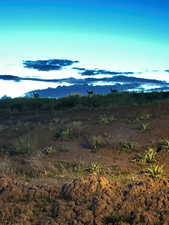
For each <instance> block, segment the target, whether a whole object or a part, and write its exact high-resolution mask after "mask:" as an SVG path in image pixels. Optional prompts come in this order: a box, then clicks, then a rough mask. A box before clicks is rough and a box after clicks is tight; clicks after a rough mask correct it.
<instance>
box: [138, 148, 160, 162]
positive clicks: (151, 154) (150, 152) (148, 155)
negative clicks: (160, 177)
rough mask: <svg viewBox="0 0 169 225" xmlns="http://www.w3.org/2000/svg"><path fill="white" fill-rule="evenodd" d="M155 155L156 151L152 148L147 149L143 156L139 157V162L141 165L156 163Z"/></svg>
mask: <svg viewBox="0 0 169 225" xmlns="http://www.w3.org/2000/svg"><path fill="white" fill-rule="evenodd" d="M156 155H157V153H156V151H155V150H154V149H153V148H149V149H147V151H146V152H145V153H144V154H140V155H139V161H140V162H143V163H153V162H155V161H156Z"/></svg>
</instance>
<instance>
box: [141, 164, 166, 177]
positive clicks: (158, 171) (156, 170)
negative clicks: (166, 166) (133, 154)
mask: <svg viewBox="0 0 169 225" xmlns="http://www.w3.org/2000/svg"><path fill="white" fill-rule="evenodd" d="M145 172H146V173H147V174H148V175H149V176H150V177H152V178H159V177H160V176H162V174H163V172H164V171H163V166H159V165H152V166H151V167H149V168H147V169H146V171H145Z"/></svg>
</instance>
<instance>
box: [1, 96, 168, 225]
mask: <svg viewBox="0 0 169 225" xmlns="http://www.w3.org/2000/svg"><path fill="white" fill-rule="evenodd" d="M168 112H169V93H168V92H164V93H156V92H154V93H125V92H117V93H116V92H115V93H111V94H108V95H91V96H80V95H71V96H68V97H64V98H60V99H57V100H56V99H46V98H42V99H41V98H35V99H29V98H18V99H7V100H1V101H0V159H1V160H0V162H1V163H0V174H1V175H0V197H1V198H0V206H1V207H0V215H1V216H0V224H2V225H18V224H19V225H22V224H24V225H143V224H144V225H157V224H158V225H167V224H169V217H168V215H169V209H168V204H169V192H168V188H169V173H168V171H169V165H168V161H169V125H168V124H169V113H168Z"/></svg>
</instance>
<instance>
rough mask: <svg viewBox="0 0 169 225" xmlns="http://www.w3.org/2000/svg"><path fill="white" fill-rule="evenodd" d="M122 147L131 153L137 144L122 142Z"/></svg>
mask: <svg viewBox="0 0 169 225" xmlns="http://www.w3.org/2000/svg"><path fill="white" fill-rule="evenodd" d="M120 147H121V148H122V150H123V151H125V152H129V153H130V152H133V151H136V149H137V144H136V143H133V142H129V143H120Z"/></svg>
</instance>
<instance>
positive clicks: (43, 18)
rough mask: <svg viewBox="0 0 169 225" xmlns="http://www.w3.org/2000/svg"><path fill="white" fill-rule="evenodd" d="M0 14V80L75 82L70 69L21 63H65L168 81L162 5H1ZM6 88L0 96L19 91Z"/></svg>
mask: <svg viewBox="0 0 169 225" xmlns="http://www.w3.org/2000/svg"><path fill="white" fill-rule="evenodd" d="M0 11H1V13H0V62H1V63H0V74H2V75H4V74H8V75H15V76H22V77H43V78H54V77H55V78H58V77H60V78H64V77H70V76H75V77H79V73H77V71H74V70H72V68H71V67H66V68H64V69H63V70H62V71H48V72H47V71H43V72H42V71H37V70H35V69H28V68H24V66H23V60H48V59H68V60H73V61H75V60H78V61H79V64H77V65H78V67H85V68H87V69H89V68H90V69H95V68H99V69H109V70H111V71H135V72H139V71H141V72H143V71H144V72H145V73H142V75H137V76H142V78H143V77H144V78H150V77H152V78H153V79H155V78H156V79H161V80H166V81H167V80H168V78H166V77H167V75H168V76H169V74H168V73H165V72H163V71H164V70H168V69H169V62H168V59H169V13H168V11H169V2H168V1H166V0H104V1H103V0H2V1H0ZM77 65H76V66H77ZM154 70H158V71H160V72H159V73H154ZM150 71H151V72H150ZM148 72H149V73H148ZM10 83H11V86H10V85H9V87H8V83H7V82H6V83H4V81H0V86H1V91H0V96H1V95H3V93H4V94H5V93H6V94H8V93H12V92H13V90H14V88H15V87H17V85H19V84H17V85H16V82H15V83H12V81H11V82H10ZM23 83H24V82H23ZM12 84H13V85H12ZM32 85H33V84H32ZM39 85H40V84H38V83H36V85H35V86H36V88H38V87H40V86H39ZM21 86H22V90H23V89H24V88H23V85H21ZM28 86H29V87H30V86H31V84H29V85H28ZM28 86H27V87H26V86H25V90H27V89H31V88H28ZM35 86H34V87H35ZM55 86H56V84H52V87H55ZM7 87H8V91H7V92H5V90H7ZM41 87H42V86H41ZM45 87H46V88H47V87H48V85H47V83H45V85H44V84H43V88H45ZM18 88H19V87H18ZM21 92H23V91H21ZM21 92H19V93H21ZM17 95H18V94H17Z"/></svg>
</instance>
